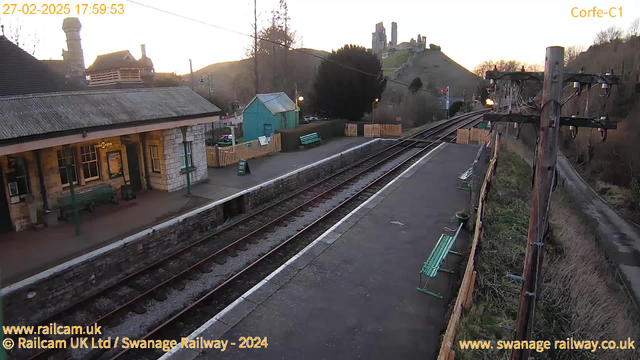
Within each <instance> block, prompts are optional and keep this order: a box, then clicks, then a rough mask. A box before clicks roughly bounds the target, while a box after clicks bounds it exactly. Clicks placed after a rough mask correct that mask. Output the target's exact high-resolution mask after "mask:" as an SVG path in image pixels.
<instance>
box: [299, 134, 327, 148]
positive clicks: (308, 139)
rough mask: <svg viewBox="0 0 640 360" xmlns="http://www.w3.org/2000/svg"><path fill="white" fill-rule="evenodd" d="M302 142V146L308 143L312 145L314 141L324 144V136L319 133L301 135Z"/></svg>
mask: <svg viewBox="0 0 640 360" xmlns="http://www.w3.org/2000/svg"><path fill="white" fill-rule="evenodd" d="M300 143H301V144H302V146H301V148H304V147H305V146H307V145H311V144H313V143H320V144H322V138H321V137H320V135H318V133H311V134H307V135H302V136H300Z"/></svg>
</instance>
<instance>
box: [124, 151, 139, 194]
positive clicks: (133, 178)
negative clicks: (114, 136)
mask: <svg viewBox="0 0 640 360" xmlns="http://www.w3.org/2000/svg"><path fill="white" fill-rule="evenodd" d="M127 165H128V167H129V182H130V184H131V188H132V189H133V191H139V190H142V180H141V179H140V159H138V144H137V143H135V144H127Z"/></svg>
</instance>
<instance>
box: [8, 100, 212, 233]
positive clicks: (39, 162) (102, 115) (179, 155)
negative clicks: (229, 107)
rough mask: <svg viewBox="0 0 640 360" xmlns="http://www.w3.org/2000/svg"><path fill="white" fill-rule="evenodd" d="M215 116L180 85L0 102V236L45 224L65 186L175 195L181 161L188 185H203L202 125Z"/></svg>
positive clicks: (121, 194)
mask: <svg viewBox="0 0 640 360" xmlns="http://www.w3.org/2000/svg"><path fill="white" fill-rule="evenodd" d="M220 113H221V110H220V109H219V108H218V107H216V106H215V105H212V104H210V103H209V102H208V101H206V100H205V99H203V98H202V97H200V96H199V95H198V94H196V93H195V92H193V91H192V90H191V89H189V88H186V87H174V88H152V89H128V90H101V91H95V90H94V91H72V92H61V93H43V94H30V95H17V96H3V97H0V123H1V124H2V126H1V127H0V175H1V176H0V187H1V188H2V189H3V190H4V191H3V192H2V193H0V233H2V232H7V231H21V230H24V229H27V228H29V227H31V226H34V225H36V224H41V223H43V222H44V223H47V221H50V220H48V219H51V218H52V216H54V215H55V214H57V213H59V211H58V210H57V209H58V199H60V198H61V197H69V194H70V181H73V188H74V192H76V193H78V192H85V190H87V189H91V188H93V187H95V186H102V187H104V185H103V184H109V185H110V186H111V187H112V189H113V190H114V192H115V194H116V195H117V197H118V198H122V197H125V191H124V189H125V188H126V189H129V188H130V189H131V190H133V191H134V192H135V191H139V190H162V191H175V190H178V189H182V188H185V187H186V186H187V176H186V168H187V166H186V163H185V161H187V162H188V166H189V175H190V180H191V183H192V184H194V183H198V182H201V181H203V180H205V179H206V178H207V162H206V149H205V141H204V140H205V139H204V135H205V134H204V124H206V123H211V122H215V121H218V120H219V114H220ZM183 133H184V137H183ZM183 141H186V156H185V144H184V142H183ZM67 148H68V149H69V150H68V151H69V153H68V154H66V153H65V151H66V149H67ZM68 163H69V164H70V165H71V166H67V164H68ZM52 213H53V214H54V215H49V214H52Z"/></svg>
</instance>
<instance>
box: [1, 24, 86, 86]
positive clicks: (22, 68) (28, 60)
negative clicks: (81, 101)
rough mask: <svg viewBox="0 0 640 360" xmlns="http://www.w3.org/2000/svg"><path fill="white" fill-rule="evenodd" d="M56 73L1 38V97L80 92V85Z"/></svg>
mask: <svg viewBox="0 0 640 360" xmlns="http://www.w3.org/2000/svg"><path fill="white" fill-rule="evenodd" d="M67 82H68V80H67V79H66V78H65V77H64V76H62V75H60V74H58V73H56V72H55V71H54V70H53V69H51V68H50V67H49V66H47V65H46V64H43V63H42V62H40V60H38V59H36V58H34V57H33V56H31V55H29V54H28V53H27V52H26V51H24V50H22V49H20V48H19V47H18V46H16V45H15V44H14V43H12V42H11V41H9V40H8V39H7V38H5V37H4V36H2V35H0V96H6V95H19V94H34V93H43V92H54V91H66V90H79V86H75V85H72V84H70V83H67Z"/></svg>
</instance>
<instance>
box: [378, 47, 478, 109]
mask: <svg viewBox="0 0 640 360" xmlns="http://www.w3.org/2000/svg"><path fill="white" fill-rule="evenodd" d="M416 77H420V79H421V80H422V83H423V84H424V87H425V88H426V89H430V90H435V91H439V90H440V89H444V88H446V87H447V86H449V87H450V91H451V96H454V97H462V95H463V92H464V93H465V95H466V97H467V99H469V98H470V97H471V95H472V94H474V93H475V92H476V89H477V87H478V86H482V87H484V83H485V81H484V80H483V79H482V78H480V77H478V76H477V75H475V74H473V73H472V72H470V71H469V70H467V69H465V68H464V67H463V66H461V65H460V64H458V63H456V62H455V61H453V60H452V59H451V58H449V57H448V56H447V55H446V54H445V53H443V52H442V51H439V50H428V49H427V50H425V51H423V52H420V53H418V54H417V56H416V57H414V58H413V60H412V64H411V65H410V66H407V68H405V69H404V70H402V72H401V73H400V74H399V76H398V77H397V78H396V80H397V81H400V82H402V83H405V84H409V83H411V80H413V79H414V78H416ZM387 89H388V90H390V91H392V92H401V91H404V92H406V88H405V87H403V86H400V85H397V84H393V83H390V84H389V85H388V86H387Z"/></svg>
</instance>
